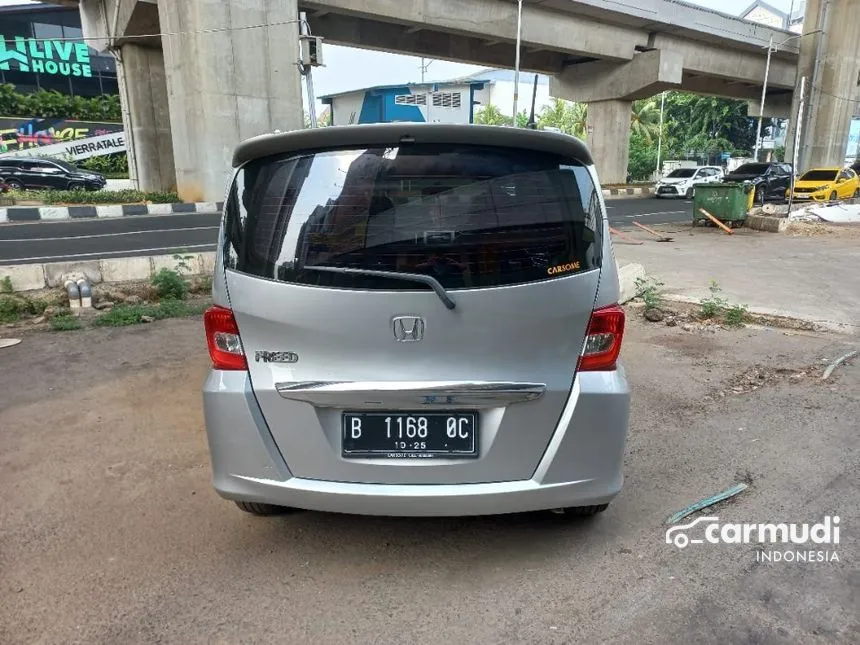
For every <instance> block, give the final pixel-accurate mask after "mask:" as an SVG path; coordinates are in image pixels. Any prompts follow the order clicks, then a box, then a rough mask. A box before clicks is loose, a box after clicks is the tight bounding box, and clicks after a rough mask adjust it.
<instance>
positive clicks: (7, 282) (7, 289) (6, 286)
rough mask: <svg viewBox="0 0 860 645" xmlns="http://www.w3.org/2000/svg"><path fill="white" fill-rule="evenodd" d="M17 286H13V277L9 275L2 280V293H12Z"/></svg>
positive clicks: (0, 287) (0, 285)
mask: <svg viewBox="0 0 860 645" xmlns="http://www.w3.org/2000/svg"><path fill="white" fill-rule="evenodd" d="M13 291H15V288H14V287H13V286H12V278H10V277H9V276H8V275H7V276H6V277H4V278H3V279H2V280H0V293H12V292H13Z"/></svg>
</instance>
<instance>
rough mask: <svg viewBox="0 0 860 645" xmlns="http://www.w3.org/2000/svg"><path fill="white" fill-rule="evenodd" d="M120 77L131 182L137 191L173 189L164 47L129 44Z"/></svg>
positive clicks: (122, 51) (123, 51)
mask: <svg viewBox="0 0 860 645" xmlns="http://www.w3.org/2000/svg"><path fill="white" fill-rule="evenodd" d="M117 78H118V80H119V93H120V101H121V103H122V109H123V122H124V125H125V138H126V147H127V149H128V165H129V171H130V174H131V179H132V181H133V182H134V185H135V186H136V187H137V188H138V190H145V191H157V190H161V191H167V190H173V189H174V188H175V187H176V171H175V169H174V166H173V140H172V138H171V136H170V113H169V111H168V109H167V83H166V80H165V77H164V56H163V54H162V53H161V50H160V49H153V48H149V47H142V46H140V45H135V44H131V43H126V44H125V45H123V46H122V48H121V49H120V60H119V61H117Z"/></svg>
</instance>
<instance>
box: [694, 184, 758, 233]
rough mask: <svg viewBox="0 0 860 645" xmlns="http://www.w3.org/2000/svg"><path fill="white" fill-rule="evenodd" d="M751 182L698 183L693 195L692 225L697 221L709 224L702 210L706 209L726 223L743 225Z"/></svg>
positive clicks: (748, 205)
mask: <svg viewBox="0 0 860 645" xmlns="http://www.w3.org/2000/svg"><path fill="white" fill-rule="evenodd" d="M752 195H753V185H752V184H740V183H725V184H700V185H698V186H696V193H695V195H694V196H693V226H695V225H696V224H698V223H699V222H705V223H706V224H711V220H710V219H708V218H707V217H706V216H705V214H704V213H703V212H702V211H707V212H708V213H710V214H711V215H713V216H714V217H716V218H717V219H718V220H720V221H721V222H723V223H725V224H726V225H728V226H730V227H732V228H735V227H736V226H743V224H744V220H745V219H746V217H747V211H748V210H749V209H750V206H751V204H750V197H751V196H752Z"/></svg>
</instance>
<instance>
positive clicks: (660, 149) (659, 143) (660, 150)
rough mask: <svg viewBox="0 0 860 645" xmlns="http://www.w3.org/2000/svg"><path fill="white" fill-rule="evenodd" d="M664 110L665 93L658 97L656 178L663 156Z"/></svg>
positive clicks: (658, 174)
mask: <svg viewBox="0 0 860 645" xmlns="http://www.w3.org/2000/svg"><path fill="white" fill-rule="evenodd" d="M665 109H666V92H663V93H662V94H661V95H660V136H659V138H658V139H657V176H658V177H659V176H660V160H661V157H662V154H663V112H664V111H665Z"/></svg>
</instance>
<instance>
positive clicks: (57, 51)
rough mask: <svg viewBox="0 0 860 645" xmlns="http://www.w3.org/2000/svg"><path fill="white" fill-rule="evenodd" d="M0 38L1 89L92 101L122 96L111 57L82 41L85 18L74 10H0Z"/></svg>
mask: <svg viewBox="0 0 860 645" xmlns="http://www.w3.org/2000/svg"><path fill="white" fill-rule="evenodd" d="M0 37H2V44H0V83H11V84H12V85H14V86H15V89H16V90H17V91H19V92H22V93H29V92H35V91H37V90H40V89H41V90H55V91H57V92H60V93H61V94H67V95H70V96H84V97H93V96H101V95H102V94H116V93H117V92H118V91H119V90H118V86H117V79H116V64H115V61H114V58H113V56H111V55H109V54H107V55H106V54H99V53H98V52H97V51H95V50H94V49H90V48H89V47H87V46H86V43H85V42H84V41H83V40H81V38H82V37H83V32H82V31H81V16H80V13H79V11H78V10H77V9H76V8H74V7H60V6H57V5H50V4H46V3H42V4H36V5H13V6H8V7H0Z"/></svg>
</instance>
